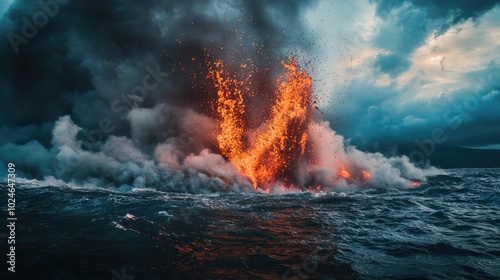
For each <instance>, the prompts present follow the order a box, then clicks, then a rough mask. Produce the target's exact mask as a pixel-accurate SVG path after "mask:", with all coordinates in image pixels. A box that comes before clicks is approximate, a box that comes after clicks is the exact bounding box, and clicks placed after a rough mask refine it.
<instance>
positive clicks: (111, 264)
mask: <svg viewBox="0 0 500 280" xmlns="http://www.w3.org/2000/svg"><path fill="white" fill-rule="evenodd" d="M447 172H448V175H440V176H436V177H432V178H429V180H428V182H427V184H423V185H421V186H420V187H415V188H409V189H369V190H358V191H351V192H340V193H335V192H332V193H315V194H314V193H307V192H303V193H295V194H288V195H264V194H234V193H232V194H228V193H219V194H211V195H196V194H180V193H166V192H159V191H155V190H135V191H133V192H129V193H121V192H114V191H107V190H99V189H97V190H96V189H75V188H71V187H68V186H43V185H32V184H26V185H20V186H18V188H17V191H16V204H17V207H16V208H17V218H18V220H17V222H16V273H10V272H7V266H6V262H5V256H6V253H7V252H6V251H7V245H6V243H7V242H6V240H7V239H6V236H7V235H5V233H4V232H0V233H2V235H1V237H2V238H1V239H0V242H1V244H2V247H1V248H2V250H3V251H4V252H2V254H1V255H2V257H3V259H2V260H3V261H2V263H3V266H4V268H3V269H2V272H1V273H0V275H5V277H4V276H2V277H1V278H2V279H106V280H109V279H117V280H122V279H500V169H456V170H447ZM5 188H6V186H5V185H2V189H4V190H5ZM0 199H2V201H3V200H5V201H6V200H7V196H6V191H4V192H2V194H1V198H0ZM2 215H3V218H4V220H5V217H6V214H5V211H2ZM4 229H5V228H4Z"/></svg>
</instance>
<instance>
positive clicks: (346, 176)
mask: <svg viewBox="0 0 500 280" xmlns="http://www.w3.org/2000/svg"><path fill="white" fill-rule="evenodd" d="M339 175H340V177H342V178H344V179H349V178H351V174H350V173H349V172H347V170H346V169H345V167H344V166H343V165H342V168H341V169H340V171H339Z"/></svg>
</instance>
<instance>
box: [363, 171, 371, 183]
mask: <svg viewBox="0 0 500 280" xmlns="http://www.w3.org/2000/svg"><path fill="white" fill-rule="evenodd" d="M361 175H362V176H363V180H364V181H365V182H368V181H370V179H371V178H372V175H371V174H370V173H368V171H366V170H361Z"/></svg>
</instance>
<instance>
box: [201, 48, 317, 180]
mask: <svg viewBox="0 0 500 280" xmlns="http://www.w3.org/2000/svg"><path fill="white" fill-rule="evenodd" d="M282 64H283V67H284V69H285V76H284V77H283V78H280V79H278V82H279V89H278V92H276V96H277V97H278V98H277V100H276V103H275V104H274V105H273V106H272V108H271V112H270V116H269V118H268V119H267V121H266V122H265V123H264V124H263V125H261V126H260V128H258V129H257V130H256V131H254V132H255V136H253V137H250V135H249V133H247V132H250V130H248V129H247V128H246V127H245V122H244V117H245V113H246V112H245V105H244V99H243V94H244V91H243V90H242V86H243V82H242V81H239V80H238V79H237V78H236V76H233V77H231V76H230V75H229V74H228V73H226V72H225V71H224V65H223V63H222V61H220V60H218V61H216V62H215V63H214V67H210V70H209V75H208V76H209V78H211V79H212V80H213V81H214V82H215V87H216V89H217V96H218V99H217V103H216V109H217V113H218V116H219V117H220V119H221V123H220V125H219V128H220V132H219V134H218V135H217V144H218V147H219V149H220V151H221V153H222V154H223V155H224V156H225V157H227V158H228V159H229V160H230V161H231V162H232V163H233V164H234V165H235V166H236V168H238V170H239V171H240V172H241V173H243V174H245V175H246V176H248V177H249V178H250V180H251V181H252V184H253V186H254V188H257V187H261V188H264V187H265V185H268V184H270V183H273V182H274V181H276V180H277V179H283V180H285V181H286V180H287V172H289V171H290V169H291V168H293V167H294V164H295V163H296V162H297V160H298V159H299V158H300V156H301V155H303V154H304V153H305V150H306V144H307V140H308V137H307V133H306V129H307V125H308V121H309V116H310V107H311V106H310V100H311V83H312V79H311V77H310V76H309V75H308V74H307V72H305V71H303V70H301V69H299V67H298V65H297V62H296V61H295V60H294V59H292V58H290V60H289V61H288V62H285V61H282ZM242 67H243V66H242ZM245 67H246V65H245ZM245 67H243V68H245ZM248 79H249V77H246V81H247V82H248ZM250 94H251V93H250Z"/></svg>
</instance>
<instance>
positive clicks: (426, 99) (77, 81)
mask: <svg viewBox="0 0 500 280" xmlns="http://www.w3.org/2000/svg"><path fill="white" fill-rule="evenodd" d="M42 1H43V0H42ZM47 2H51V1H47ZM61 2H64V1H61ZM498 3H499V1H489V0H464V1H453V0H446V1H430V0H428V1H427V0H421V1H418V0H412V1H397V0H387V1H383V0H372V1H367V0H354V1H340V0H339V1H330V0H323V1H320V0H310V1H298V0H296V1H292V0H286V1H285V0H283V1H257V0H255V1H254V0H234V1H231V0H220V1H206V0H203V1H202V0H191V1H174V0H167V1H161V0H152V1H117V0H112V1H97V0H94V1H77V0H70V1H69V3H67V4H60V5H59V11H58V12H57V13H56V14H55V15H54V16H53V17H50V18H48V22H47V24H46V25H44V26H43V27H40V28H38V31H37V33H36V34H35V35H34V37H33V38H29V39H28V40H27V41H28V42H26V43H20V44H19V45H18V46H17V47H18V52H17V53H16V51H15V50H14V49H15V48H14V47H13V46H12V43H11V40H12V38H13V37H12V36H13V35H12V34H16V36H17V35H18V36H23V25H24V24H25V23H24V21H23V17H25V18H26V19H28V20H29V21H30V22H33V15H35V14H36V13H37V12H39V11H42V8H41V7H40V6H39V5H38V4H37V1H28V0H7V1H2V2H1V3H0V18H1V25H0V34H2V37H1V39H0V59H1V61H2V63H1V64H0V68H1V69H0V73H1V74H0V91H1V97H0V100H1V101H2V102H1V104H2V110H0V156H1V159H0V160H1V161H2V162H3V163H4V164H5V162H8V161H13V160H16V159H17V160H18V161H19V157H27V156H28V155H29V159H27V160H26V163H25V165H24V167H25V168H26V169H28V170H31V171H32V173H37V172H41V173H44V172H49V173H50V171H49V170H50V166H47V164H46V162H50V161H51V160H50V158H51V157H53V156H55V152H54V151H53V150H52V146H53V145H54V139H53V135H54V131H53V130H54V125H55V123H56V121H57V120H59V119H60V118H61V117H63V116H69V117H70V118H71V120H72V121H73V122H74V123H76V124H77V125H78V126H79V127H82V128H83V129H84V130H87V131H92V130H93V129H96V128H99V125H100V122H102V120H103V119H105V120H106V121H109V123H110V124H111V125H113V126H114V129H113V131H112V133H111V134H113V135H116V136H126V137H129V136H131V135H132V138H133V139H136V138H140V140H141V141H142V142H141V143H143V144H144V145H145V146H147V144H148V143H154V142H158V141H162V140H164V138H165V137H166V136H165V135H163V134H162V133H160V132H158V131H157V129H156V128H154V127H153V126H152V125H150V126H151V128H148V127H147V126H148V124H147V123H146V120H147V118H144V119H142V122H141V119H140V118H137V119H133V120H131V118H132V117H131V116H127V112H128V111H125V110H112V104H113V102H115V101H116V100H122V101H118V102H122V103H124V104H125V103H126V102H128V104H131V105H130V107H134V108H153V107H155V106H157V105H158V104H167V105H168V106H174V107H192V109H193V110H195V111H196V112H199V113H202V114H203V113H206V112H207V110H208V109H209V106H207V100H211V99H212V98H213V92H210V91H208V90H207V88H206V87H205V86H204V85H205V84H204V81H203V80H204V78H205V77H204V74H205V72H204V71H206V69H205V66H204V59H205V54H206V53H207V51H208V52H210V53H212V54H215V55H218V56H219V57H224V58H225V59H226V60H228V61H230V60H231V59H235V60H237V59H241V58H245V57H252V58H253V59H254V60H255V63H256V65H257V66H258V67H261V68H269V69H270V72H271V73H274V71H276V73H277V71H278V69H279V67H278V66H279V61H280V60H281V59H283V58H285V57H286V56H287V55H288V54H296V55H297V56H298V57H299V61H301V62H303V64H304V65H306V66H305V67H306V68H307V69H308V70H309V71H310V73H311V75H312V76H313V80H314V90H315V94H316V96H318V100H319V107H320V109H321V110H322V112H323V113H324V118H325V119H327V120H329V121H330V124H331V127H332V128H333V129H335V130H336V131H338V132H339V133H340V134H342V135H344V136H345V137H346V138H351V139H352V140H351V141H352V143H354V144H356V145H358V146H359V147H361V148H367V149H368V148H369V149H377V147H379V146H385V147H387V146H394V147H398V145H401V144H407V143H414V142H415V140H423V139H426V138H430V137H432V133H433V131H434V130H435V129H442V130H443V131H444V133H445V136H446V141H445V143H444V144H446V145H453V146H461V147H473V148H496V149H500V110H499V108H500V89H499V88H500V5H498ZM9 34H10V35H9ZM243 50H244V51H243ZM146 67H150V68H152V69H153V70H154V69H155V68H156V67H158V68H159V69H160V70H161V71H163V72H169V73H170V74H169V75H168V77H165V78H164V79H163V80H162V81H161V83H159V85H158V86H157V87H155V88H154V89H152V90H149V91H148V92H147V96H145V98H144V99H141V98H139V99H137V98H136V99H134V98H133V97H132V98H128V99H127V98H126V99H125V100H127V101H126V102H125V101H123V100H124V99H123V98H124V96H125V97H126V96H127V95H130V94H131V91H132V89H133V88H134V87H135V86H137V85H141V84H142V83H143V79H144V78H145V76H146V75H148V72H147V70H146ZM272 77H273V76H272V75H263V77H262V79H263V81H262V86H261V87H260V88H259V89H261V90H266V86H265V85H266V84H267V83H266V79H269V80H272V79H273V78H272ZM122 103H118V104H122ZM115 105H117V104H115ZM116 111H118V112H116ZM169 112H170V111H169ZM181 117H182V116H178V115H175V114H173V115H172V116H163V117H162V119H161V122H163V123H162V125H163V127H164V128H165V129H167V130H172V131H175V130H176V129H177V126H178V125H174V124H169V122H171V123H175V122H176V119H178V118H181ZM140 125H142V126H145V131H147V132H151V133H149V134H148V135H142V134H141V133H140V132H138V129H137V126H140ZM78 137H79V139H82V140H85V135H82V132H81V131H80V134H79V135H78ZM103 137H104V138H107V137H109V135H106V133H104V134H103ZM103 140H105V139H103ZM36 169H39V170H41V171H36ZM27 172H28V171H27ZM38 175H40V174H38Z"/></svg>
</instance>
